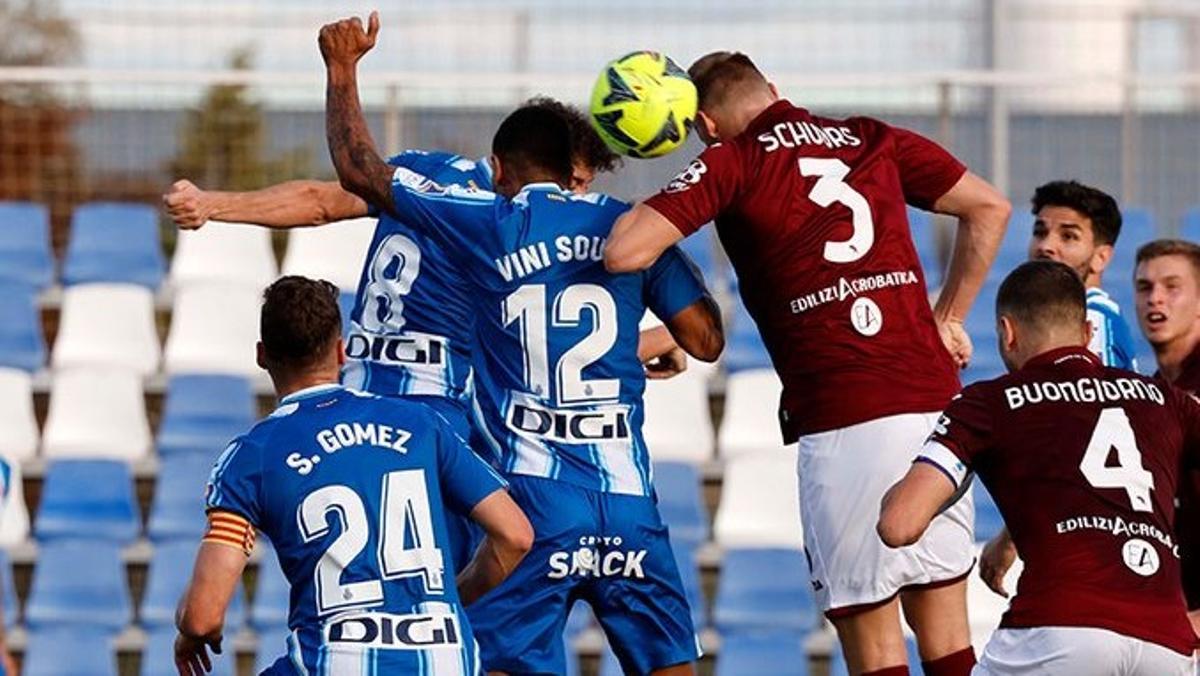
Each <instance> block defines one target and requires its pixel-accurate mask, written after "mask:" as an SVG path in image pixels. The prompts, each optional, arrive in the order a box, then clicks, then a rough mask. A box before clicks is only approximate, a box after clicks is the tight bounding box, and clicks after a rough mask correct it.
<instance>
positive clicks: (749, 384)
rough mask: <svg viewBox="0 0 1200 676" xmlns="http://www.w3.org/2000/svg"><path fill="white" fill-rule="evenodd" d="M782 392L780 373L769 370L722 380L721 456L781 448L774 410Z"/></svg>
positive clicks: (777, 422)
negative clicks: (723, 402) (723, 407)
mask: <svg viewBox="0 0 1200 676" xmlns="http://www.w3.org/2000/svg"><path fill="white" fill-rule="evenodd" d="M782 391H783V385H782V383H780V382H779V376H777V375H775V372H774V371H772V370H770V369H757V370H753V371H740V372H738V373H730V374H729V379H728V380H727V381H726V382H725V417H724V418H723V419H722V421H721V430H720V432H719V433H718V435H717V449H718V452H719V453H720V455H721V457H722V458H725V459H730V458H735V457H737V456H739V455H746V454H751V453H772V452H775V451H778V450H779V449H781V448H783V447H784V446H783V435H782V433H781V432H780V431H779V417H778V413H777V412H778V410H779V394H780V392H782Z"/></svg>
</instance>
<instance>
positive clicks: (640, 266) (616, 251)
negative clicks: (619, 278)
mask: <svg viewBox="0 0 1200 676" xmlns="http://www.w3.org/2000/svg"><path fill="white" fill-rule="evenodd" d="M652 263H654V256H653V255H652V254H650V253H649V252H647V251H645V250H639V249H638V248H637V247H635V246H633V245H632V244H631V243H630V242H629V241H628V240H627V239H614V238H612V237H610V238H609V240H608V244H607V245H605V247H604V269H605V270H607V271H608V272H609V273H610V274H614V275H620V274H624V273H627V272H638V271H639V270H645V269H646V268H648V267H650V265H651V264H652Z"/></svg>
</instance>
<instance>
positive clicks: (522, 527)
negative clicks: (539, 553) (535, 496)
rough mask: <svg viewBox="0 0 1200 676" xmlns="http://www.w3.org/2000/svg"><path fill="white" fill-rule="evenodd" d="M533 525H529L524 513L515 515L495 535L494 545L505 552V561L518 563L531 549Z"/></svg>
mask: <svg viewBox="0 0 1200 676" xmlns="http://www.w3.org/2000/svg"><path fill="white" fill-rule="evenodd" d="M533 538H534V533H533V525H532V524H530V523H529V519H528V518H526V516H525V513H524V512H521V511H517V513H516V514H515V515H514V516H513V517H512V518H510V519H508V523H506V524H505V525H504V528H502V529H500V532H499V533H497V534H496V538H495V539H496V544H497V545H499V546H500V547H501V548H502V549H503V550H504V552H505V554H506V556H505V558H506V559H509V560H511V561H520V560H521V559H523V558H525V555H526V554H528V553H529V550H531V549H533Z"/></svg>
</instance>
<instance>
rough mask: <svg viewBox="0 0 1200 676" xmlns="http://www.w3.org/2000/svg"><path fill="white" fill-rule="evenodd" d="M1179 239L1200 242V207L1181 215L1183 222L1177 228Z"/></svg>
mask: <svg viewBox="0 0 1200 676" xmlns="http://www.w3.org/2000/svg"><path fill="white" fill-rule="evenodd" d="M1179 237H1180V239H1186V240H1189V241H1192V242H1200V205H1198V206H1194V207H1192V208H1191V209H1188V210H1187V211H1186V212H1185V213H1184V214H1183V222H1182V223H1181V224H1180V226H1179Z"/></svg>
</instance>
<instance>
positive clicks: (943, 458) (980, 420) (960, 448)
mask: <svg viewBox="0 0 1200 676" xmlns="http://www.w3.org/2000/svg"><path fill="white" fill-rule="evenodd" d="M992 428H993V424H992V414H991V411H990V409H989V407H988V402H987V399H986V397H985V396H984V393H983V391H982V390H981V389H980V388H979V387H978V386H974V387H968V388H967V389H965V390H963V392H962V393H961V394H960V395H958V396H957V397H955V398H954V399H953V400H951V402H950V405H949V406H947V407H946V410H945V412H943V413H942V415H941V417H940V418H938V421H937V424H935V425H934V428H933V433H932V434H930V435H929V439H927V440H926V441H925V445H924V446H923V447H922V448H921V451H920V452H919V453H918V454H917V461H918V462H928V463H930V464H932V465H934V466H936V467H937V468H938V469H940V470H942V472H944V473H945V474H946V475H947V476H948V477H950V480H951V481H953V482H954V485H955V486H962V483H963V481H965V480H966V478H967V475H968V474H969V472H970V468H971V466H972V464H974V462H975V461H976V459H977V458H978V456H979V454H980V453H982V452H984V451H985V450H987V448H988V446H989V445H990V444H991V437H992Z"/></svg>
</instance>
